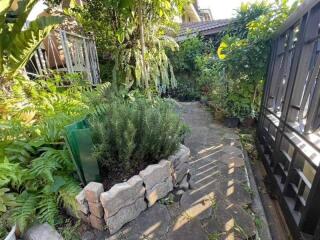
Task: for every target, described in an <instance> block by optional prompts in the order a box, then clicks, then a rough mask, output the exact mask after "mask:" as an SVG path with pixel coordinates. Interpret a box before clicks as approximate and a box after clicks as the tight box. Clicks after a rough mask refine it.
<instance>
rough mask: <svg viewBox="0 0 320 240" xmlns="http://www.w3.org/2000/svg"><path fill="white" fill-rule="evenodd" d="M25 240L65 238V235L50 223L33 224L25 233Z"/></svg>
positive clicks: (56, 239)
mask: <svg viewBox="0 0 320 240" xmlns="http://www.w3.org/2000/svg"><path fill="white" fill-rule="evenodd" d="M23 239H25V240H41V239H46V240H63V237H62V236H61V235H60V234H59V233H58V232H57V231H56V230H55V229H54V228H53V227H51V226H50V225H49V224H48V223H44V224H37V225H33V226H32V227H31V228H29V229H28V230H27V232H26V233H25V234H24V236H23Z"/></svg>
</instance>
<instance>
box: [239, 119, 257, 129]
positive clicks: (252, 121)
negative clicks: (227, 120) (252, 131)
mask: <svg viewBox="0 0 320 240" xmlns="http://www.w3.org/2000/svg"><path fill="white" fill-rule="evenodd" d="M255 124H256V119H255V118H252V117H247V118H245V119H244V120H243V121H242V125H243V126H244V127H253V126H254V125H255Z"/></svg>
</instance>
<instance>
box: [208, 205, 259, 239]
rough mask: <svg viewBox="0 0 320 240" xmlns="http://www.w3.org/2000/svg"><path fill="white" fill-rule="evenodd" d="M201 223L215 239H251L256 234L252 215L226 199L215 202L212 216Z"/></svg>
mask: <svg viewBox="0 0 320 240" xmlns="http://www.w3.org/2000/svg"><path fill="white" fill-rule="evenodd" d="M202 225H203V227H204V229H205V230H206V231H207V232H208V233H209V234H212V235H215V236H216V237H217V238H215V239H221V240H222V239H224V240H234V239H251V237H254V236H255V235H256V228H255V224H254V219H253V217H252V216H251V215H250V214H249V213H248V212H247V211H246V210H244V209H243V208H242V207H240V206H239V205H237V204H232V203H230V202H228V201H220V202H217V204H216V206H215V209H214V214H213V216H212V218H210V219H206V220H203V221H202ZM209 236H210V235H209Z"/></svg>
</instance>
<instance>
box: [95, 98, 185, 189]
mask: <svg viewBox="0 0 320 240" xmlns="http://www.w3.org/2000/svg"><path fill="white" fill-rule="evenodd" d="M135 95H136V96H135ZM123 96H125V98H124V97H123ZM128 96H130V98H128ZM108 98H109V99H110V97H108ZM111 99H112V100H111V101H110V102H109V103H108V104H107V105H106V107H105V111H104V112H103V113H102V114H100V115H99V116H97V117H95V118H93V119H91V123H92V130H93V139H94V144H95V148H94V152H93V158H94V160H95V161H98V162H99V164H100V168H101V174H102V177H103V179H104V184H105V187H106V188H109V187H111V186H112V185H113V184H114V183H118V182H121V181H123V180H125V179H128V178H129V177H130V176H133V175H134V174H137V173H138V172H139V171H140V170H142V169H144V168H145V167H146V166H147V165H149V164H153V163H157V162H159V161H160V160H161V159H164V158H166V157H168V156H169V155H171V154H172V153H174V152H175V151H176V150H177V149H178V147H179V144H180V143H181V142H182V140H183V138H184V136H185V134H186V130H187V128H186V126H185V124H184V123H183V122H182V120H181V119H180V117H179V115H178V114H177V113H176V112H175V109H174V105H173V103H172V102H170V101H169V100H164V99H161V98H158V97H154V98H153V99H151V100H150V99H147V98H146V97H144V96H143V95H141V94H133V93H129V95H128V94H124V95H122V96H119V94H117V96H116V97H112V98H111Z"/></svg>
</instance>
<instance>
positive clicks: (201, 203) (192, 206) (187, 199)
mask: <svg viewBox="0 0 320 240" xmlns="http://www.w3.org/2000/svg"><path fill="white" fill-rule="evenodd" d="M215 201H216V199H215V194H214V193H213V192H210V193H208V194H205V193H204V192H195V191H188V192H185V193H184V194H183V195H182V197H181V200H180V205H181V208H182V209H183V210H184V211H183V214H186V215H187V216H188V217H190V218H195V217H197V218H198V219H200V220H201V219H205V218H209V217H210V216H211V214H212V206H213V204H214V203H215Z"/></svg>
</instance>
